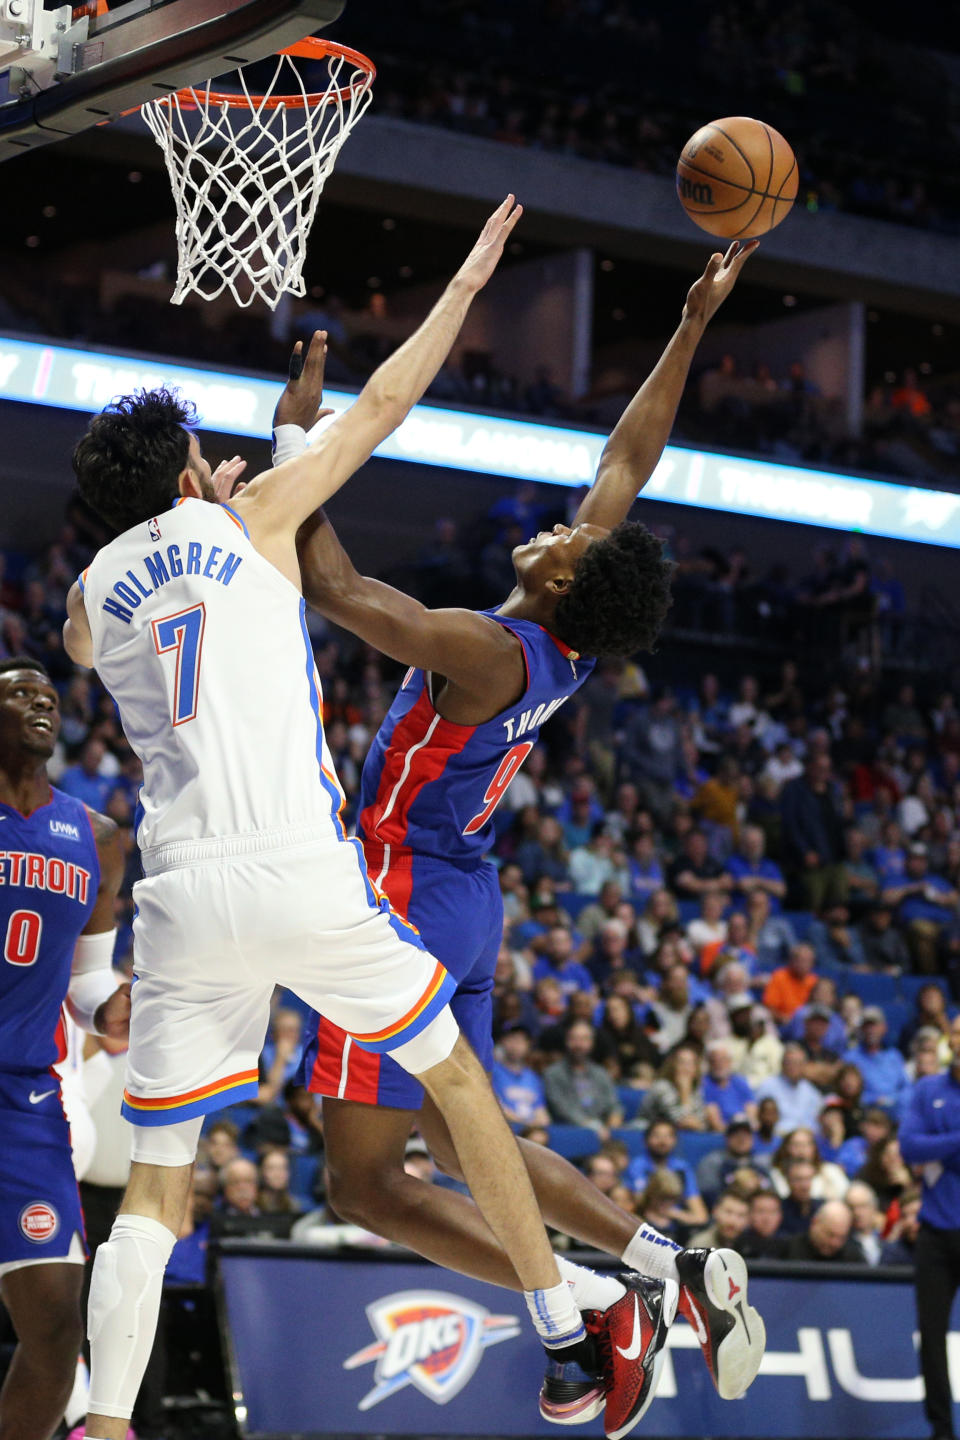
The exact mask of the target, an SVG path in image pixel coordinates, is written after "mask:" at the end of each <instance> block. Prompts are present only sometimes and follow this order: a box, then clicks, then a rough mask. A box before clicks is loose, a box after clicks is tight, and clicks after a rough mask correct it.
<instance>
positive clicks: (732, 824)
mask: <svg viewBox="0 0 960 1440" xmlns="http://www.w3.org/2000/svg"><path fill="white" fill-rule="evenodd" d="M690 808H691V810H692V811H693V813H694V815H695V816H696V817H697V819H698V820H699V821H700V822H701V823H704V824H706V825H708V826H710V827H714V828H716V829H719V830H722V831H724V832H726V836H727V839H728V843H729V842H731V841H733V840H735V839H736V837H737V835H738V834H739V830H740V825H739V819H738V816H739V811H740V766H739V765H738V764H737V762H736V760H735V759H734V758H733V756H731V755H722V756H721V757H720V763H719V764H718V766H717V772H716V774H715V775H712V776H710V778H709V779H707V780H704V782H703V784H702V785H700V786H699V788H698V789H697V791H696V793H695V794H694V796H693V799H692V801H691V804H690Z"/></svg>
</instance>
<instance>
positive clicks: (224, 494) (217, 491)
mask: <svg viewBox="0 0 960 1440" xmlns="http://www.w3.org/2000/svg"><path fill="white" fill-rule="evenodd" d="M246 468H247V462H246V460H241V459H240V456H239V455H234V457H233V459H232V460H221V461H220V464H219V465H218V466H217V468H216V470H214V472H213V474H212V475H211V476H210V483H211V485H212V486H213V494H214V499H215V500H216V502H217V504H218V505H224V504H226V502H227V501H228V500H229V499H230V497H231V496H232V495H233V492H234V489H235V488H236V484H237V481H238V480H239V479H240V476H241V475H242V474H243V472H244V470H246ZM240 488H241V490H242V489H243V486H242V485H241V487H240Z"/></svg>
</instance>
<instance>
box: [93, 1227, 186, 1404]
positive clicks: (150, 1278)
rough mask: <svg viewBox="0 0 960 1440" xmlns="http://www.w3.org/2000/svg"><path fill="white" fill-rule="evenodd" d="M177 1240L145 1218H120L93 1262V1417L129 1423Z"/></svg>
mask: <svg viewBox="0 0 960 1440" xmlns="http://www.w3.org/2000/svg"><path fill="white" fill-rule="evenodd" d="M175 1240H176V1236H175V1235H174V1234H173V1232H172V1231H171V1230H168V1229H167V1227H166V1226H165V1225H161V1224H160V1222H159V1221H158V1220H150V1219H148V1218H147V1217H146V1216H145V1215H118V1216H117V1218H116V1220H115V1221H114V1222H113V1229H112V1230H111V1231H110V1239H109V1240H108V1241H107V1242H106V1244H105V1245H101V1246H100V1249H99V1250H98V1251H97V1255H96V1259H95V1260H94V1262H93V1276H92V1279H91V1282H90V1301H89V1305H88V1311H87V1331H88V1335H89V1339H90V1400H89V1409H90V1413H91V1414H93V1415H109V1416H112V1417H114V1418H116V1419H120V1420H124V1419H129V1417H130V1415H131V1414H132V1412H133V1406H134V1402H135V1400H136V1398H137V1392H138V1390H139V1389H140V1382H141V1380H142V1379H143V1372H144V1371H145V1369H146V1368H147V1361H148V1360H149V1358H150V1351H151V1349H152V1347H153V1338H154V1335H155V1333H156V1329H157V1316H158V1314H159V1312H160V1292H161V1290H162V1288H163V1272H164V1270H165V1269H166V1266H167V1261H168V1260H169V1259H170V1252H171V1250H172V1249H173V1246H174V1242H175Z"/></svg>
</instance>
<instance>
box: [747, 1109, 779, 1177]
mask: <svg viewBox="0 0 960 1440" xmlns="http://www.w3.org/2000/svg"><path fill="white" fill-rule="evenodd" d="M779 1124H780V1107H779V1105H778V1104H777V1102H776V1100H774V1099H773V1097H772V1096H771V1095H766V1096H765V1097H764V1098H763V1099H762V1100H760V1101H758V1102H757V1129H756V1133H755V1134H754V1139H753V1153H754V1154H755V1155H757V1156H760V1157H762V1158H763V1159H765V1160H766V1161H767V1164H768V1168H769V1165H770V1164H772V1163H773V1157H774V1154H775V1152H776V1150H777V1147H778V1146H779V1144H780V1136H779V1134H778V1133H777V1127H778V1126H779Z"/></svg>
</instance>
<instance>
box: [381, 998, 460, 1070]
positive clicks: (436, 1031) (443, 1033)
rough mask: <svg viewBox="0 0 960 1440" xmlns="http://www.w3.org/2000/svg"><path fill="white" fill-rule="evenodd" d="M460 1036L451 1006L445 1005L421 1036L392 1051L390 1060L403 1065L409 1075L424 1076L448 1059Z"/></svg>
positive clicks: (421, 1032)
mask: <svg viewBox="0 0 960 1440" xmlns="http://www.w3.org/2000/svg"><path fill="white" fill-rule="evenodd" d="M459 1034H460V1030H459V1027H458V1026H457V1022H456V1020H454V1018H453V1012H452V1011H451V1009H450V1006H449V1005H445V1006H444V1007H443V1009H442V1010H441V1011H440V1014H439V1015H436V1016H435V1017H434V1018H433V1019H432V1020H431V1021H430V1024H429V1025H428V1026H427V1027H426V1028H425V1029H423V1030H421V1031H420V1034H419V1035H415V1036H414V1037H413V1039H412V1040H408V1041H407V1042H406V1044H405V1045H400V1046H398V1047H397V1049H396V1050H391V1051H390V1052H389V1053H390V1059H391V1060H396V1062H397V1064H398V1065H402V1066H403V1068H404V1070H406V1071H407V1073H408V1074H409V1075H422V1074H423V1072H424V1070H431V1069H432V1068H433V1066H434V1065H439V1064H440V1062H441V1061H442V1060H446V1059H447V1057H448V1056H449V1054H450V1052H451V1050H452V1049H453V1047H454V1045H456V1043H457V1036H458V1035H459Z"/></svg>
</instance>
